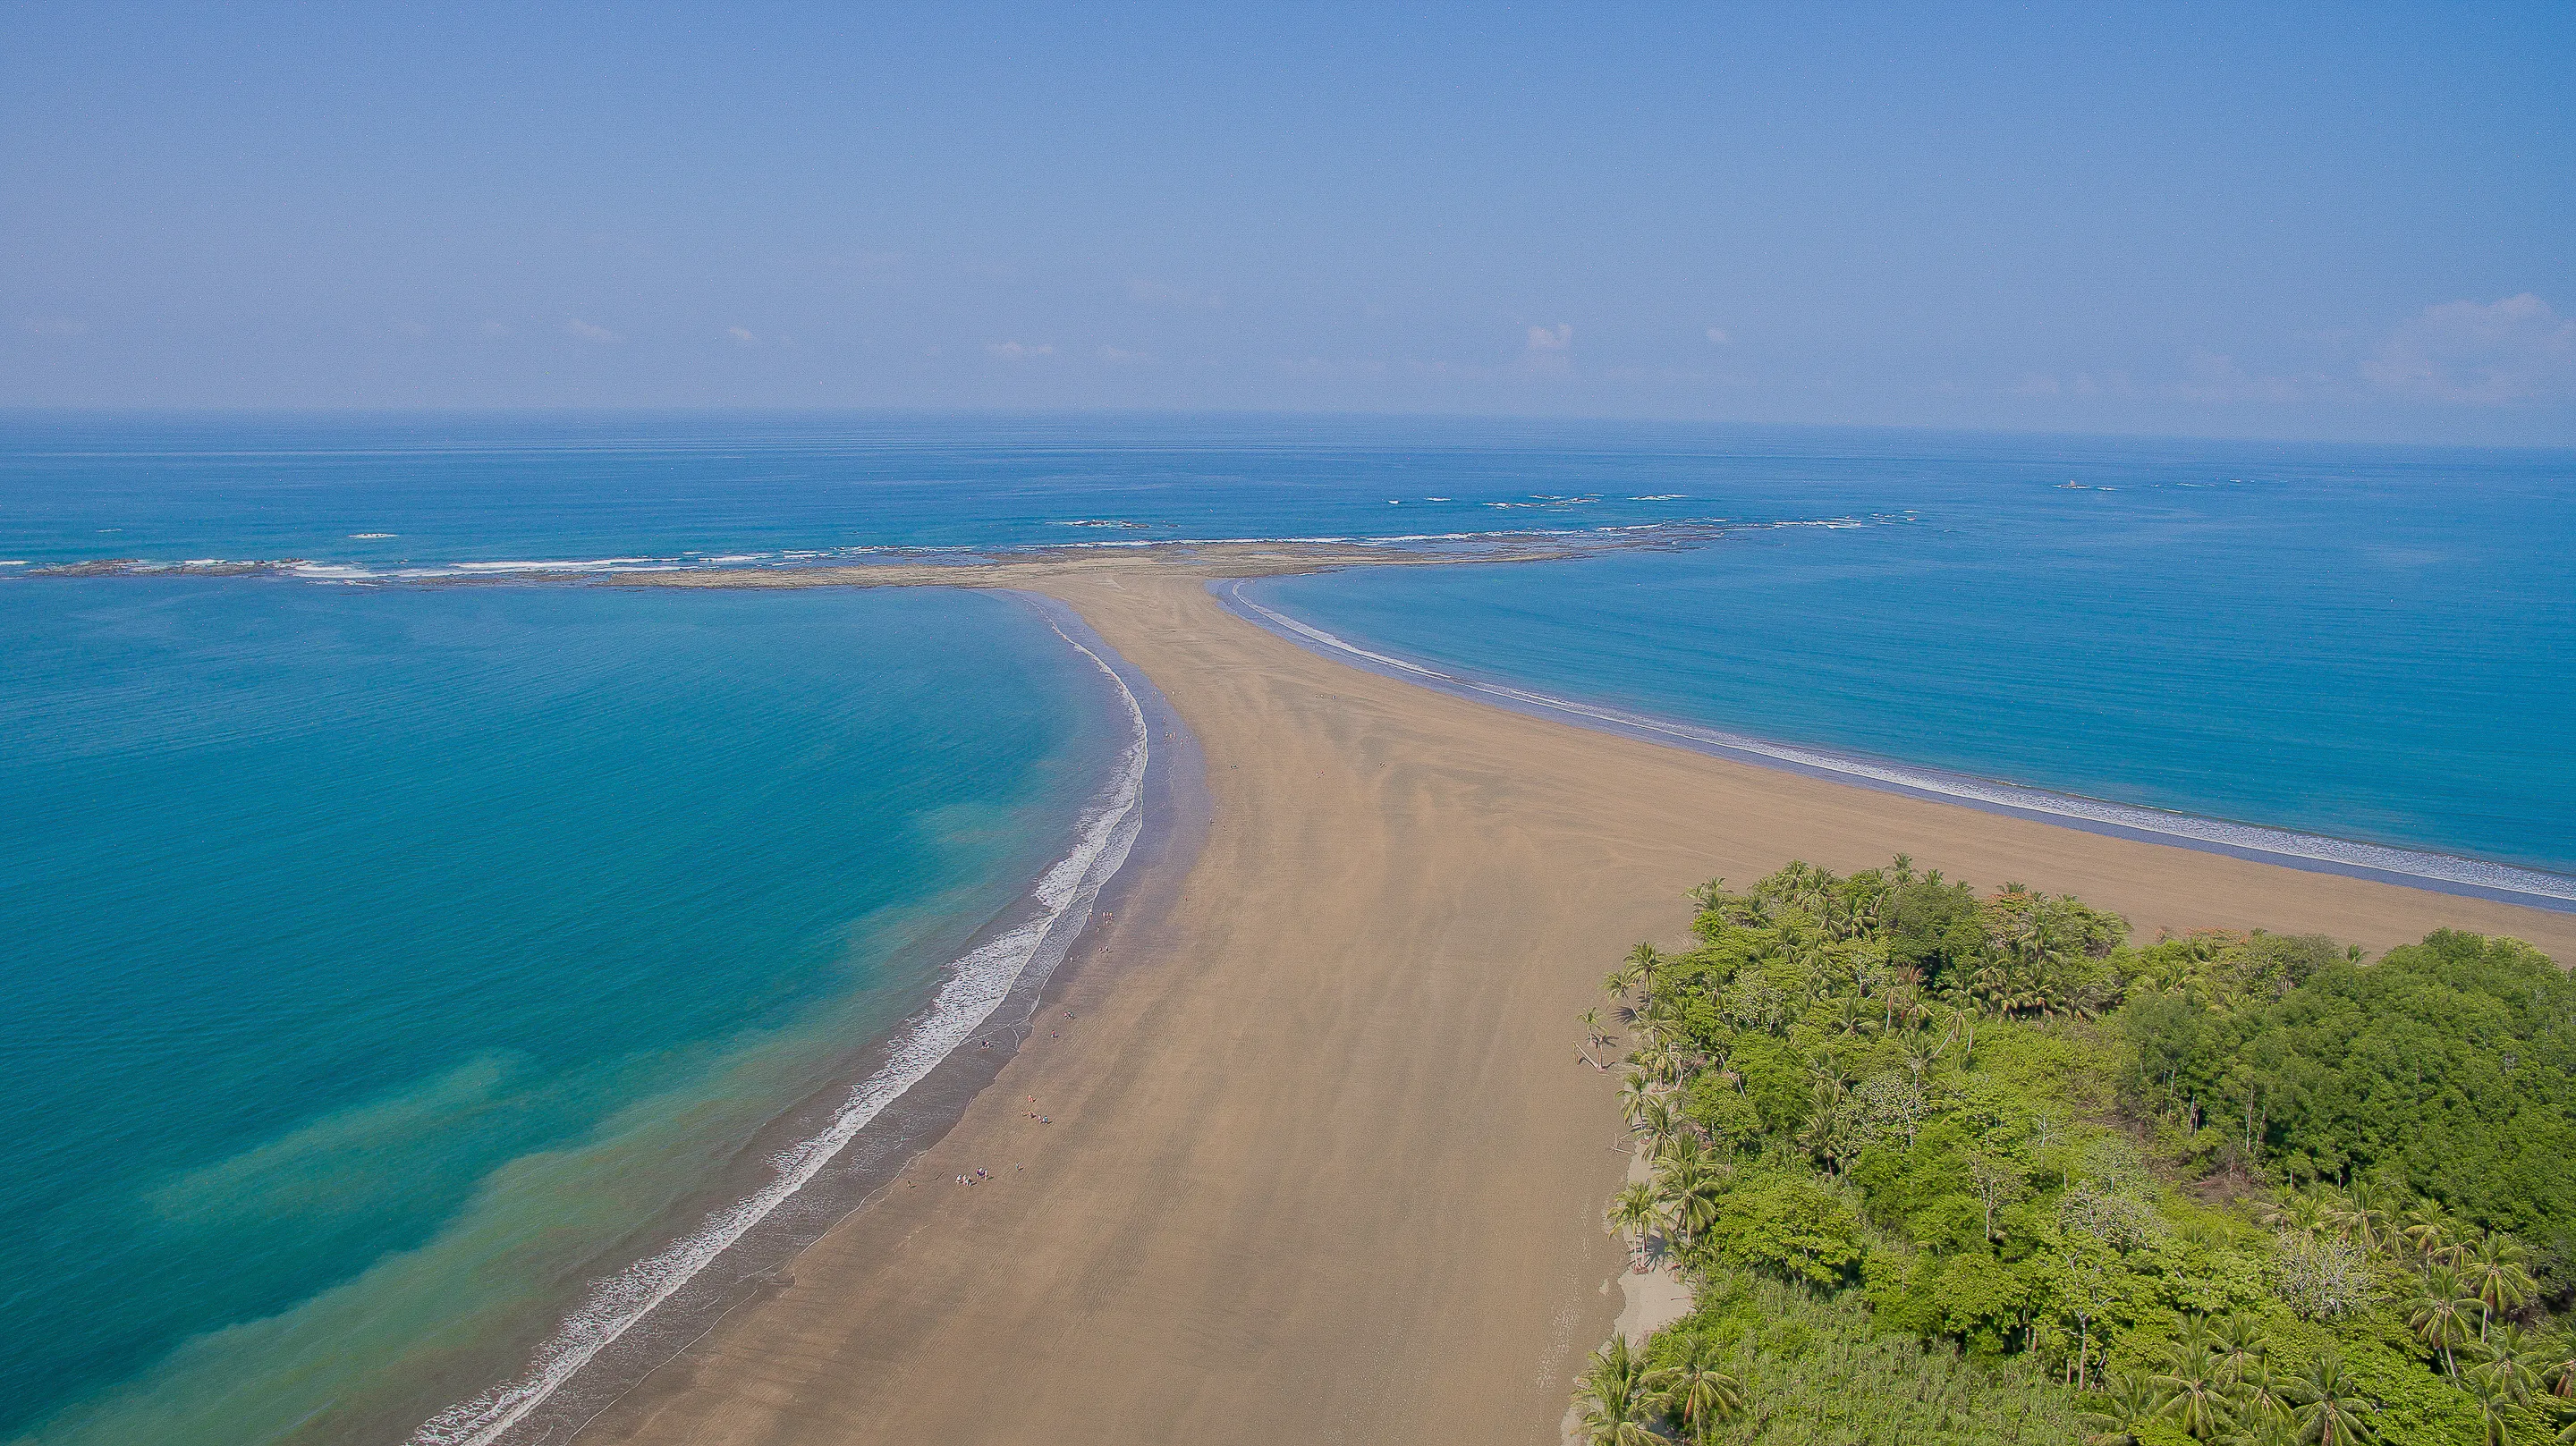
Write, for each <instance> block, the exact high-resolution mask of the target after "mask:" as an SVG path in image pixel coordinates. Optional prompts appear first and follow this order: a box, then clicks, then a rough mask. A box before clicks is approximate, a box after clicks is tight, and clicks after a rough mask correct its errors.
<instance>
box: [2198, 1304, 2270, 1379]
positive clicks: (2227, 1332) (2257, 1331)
mask: <svg viewBox="0 0 2576 1446" xmlns="http://www.w3.org/2000/svg"><path fill="white" fill-rule="evenodd" d="M2210 1334H2211V1337H2212V1344H2213V1345H2214V1346H2215V1348H2216V1349H2217V1352H2218V1363H2219V1364H2220V1365H2221V1366H2223V1367H2225V1368H2226V1370H2227V1376H2228V1379H2229V1380H2232V1381H2244V1380H2248V1379H2250V1373H2251V1372H2252V1371H2253V1369H2254V1368H2255V1367H2256V1366H2257V1365H2259V1364H2261V1362H2262V1360H2263V1328H2262V1327H2261V1326H2259V1325H2257V1324H2255V1321H2254V1318H2253V1317H2252V1316H2249V1315H2231V1316H2228V1317H2226V1318H2225V1319H2223V1320H2221V1321H2220V1322H2219V1323H2218V1326H2217V1329H2215V1330H2213V1331H2212V1332H2211V1333H2210Z"/></svg>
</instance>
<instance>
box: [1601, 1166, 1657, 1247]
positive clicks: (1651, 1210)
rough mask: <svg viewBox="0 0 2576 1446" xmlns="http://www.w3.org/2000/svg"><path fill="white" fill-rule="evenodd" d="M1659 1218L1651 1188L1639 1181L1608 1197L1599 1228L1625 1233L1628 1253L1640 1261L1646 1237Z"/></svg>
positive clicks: (1612, 1232) (1618, 1233) (1616, 1233)
mask: <svg viewBox="0 0 2576 1446" xmlns="http://www.w3.org/2000/svg"><path fill="white" fill-rule="evenodd" d="M1662 1218H1663V1212H1662V1210H1661V1209H1660V1208H1659V1206H1658V1204H1657V1202H1656V1200H1655V1192H1654V1190H1653V1189H1652V1188H1650V1187H1648V1186H1647V1185H1646V1184H1644V1183H1643V1182H1639V1183H1636V1184H1632V1185H1630V1186H1628V1187H1627V1188H1626V1189H1624V1190H1621V1191H1620V1192H1619V1193H1618V1194H1616V1195H1613V1196H1611V1197H1610V1208H1608V1209H1607V1210H1604V1211H1602V1212H1601V1228H1602V1229H1604V1230H1607V1231H1609V1232H1610V1233H1611V1234H1613V1235H1624V1236H1626V1237H1627V1238H1628V1251H1629V1254H1630V1256H1631V1257H1632V1258H1635V1259H1637V1260H1642V1259H1643V1257H1644V1254H1645V1249H1646V1236H1647V1235H1648V1234H1649V1233H1651V1232H1652V1231H1653V1230H1654V1228H1655V1223H1656V1222H1657V1221H1658V1220H1660V1219H1662Z"/></svg>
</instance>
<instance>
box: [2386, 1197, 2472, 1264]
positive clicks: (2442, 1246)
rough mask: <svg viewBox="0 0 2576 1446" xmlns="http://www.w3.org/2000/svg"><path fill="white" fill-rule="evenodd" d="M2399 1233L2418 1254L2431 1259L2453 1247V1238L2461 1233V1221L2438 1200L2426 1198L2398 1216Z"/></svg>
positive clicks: (2443, 1256)
mask: <svg viewBox="0 0 2576 1446" xmlns="http://www.w3.org/2000/svg"><path fill="white" fill-rule="evenodd" d="M2397 1233H2398V1234H2399V1235H2400V1236H2401V1237H2403V1238H2404V1239H2405V1241H2406V1244H2407V1246H2408V1248H2410V1249H2412V1250H2413V1251H2414V1252H2415V1253H2416V1255H2418V1256H2420V1257H2422V1258H2423V1259H2425V1260H2429V1261H2442V1260H2445V1259H2446V1258H2447V1257H2449V1256H2450V1254H2451V1253H2452V1250H2453V1249H2454V1247H2453V1246H2452V1244H2451V1241H2452V1239H2453V1238H2454V1237H2456V1236H2457V1235H2458V1234H2459V1222H2458V1221H2456V1220H2454V1219H2452V1218H2451V1212H2449V1211H2447V1210H2445V1209H2443V1208H2442V1207H2441V1206H2440V1205H2439V1204H2437V1203H2435V1202H2433V1201H2431V1200H2424V1201H2419V1202H2418V1203H2416V1204H2415V1205H2413V1206H2411V1207H2409V1208H2408V1210H2407V1211H2406V1213H2405V1214H2404V1215H2402V1216H2399V1217H2398V1221H2397Z"/></svg>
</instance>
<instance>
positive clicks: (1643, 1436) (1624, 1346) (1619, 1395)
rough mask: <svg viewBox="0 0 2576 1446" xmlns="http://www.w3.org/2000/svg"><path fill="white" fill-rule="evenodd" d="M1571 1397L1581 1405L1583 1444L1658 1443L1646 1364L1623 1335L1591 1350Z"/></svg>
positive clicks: (1640, 1445)
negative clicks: (1587, 1364)
mask: <svg viewBox="0 0 2576 1446" xmlns="http://www.w3.org/2000/svg"><path fill="white" fill-rule="evenodd" d="M1575 1399H1576V1400H1577V1401H1579V1402H1581V1403H1582V1406H1583V1439H1584V1441H1585V1443H1586V1446H1662V1438H1661V1437H1659V1436H1657V1435H1656V1434H1655V1426H1654V1422H1655V1415H1656V1410H1655V1398H1654V1393H1653V1392H1651V1391H1650V1390H1648V1389H1647V1387H1646V1363H1645V1362H1644V1361H1643V1360H1641V1359H1639V1358H1638V1356H1637V1355H1636V1354H1635V1353H1634V1352H1632V1351H1630V1350H1629V1349H1628V1339H1627V1337H1625V1336H1612V1337H1611V1338H1610V1342H1609V1344H1607V1345H1605V1346H1603V1347H1602V1348H1601V1349H1599V1350H1597V1351H1594V1352H1593V1353H1592V1365H1591V1368H1590V1369H1588V1370H1586V1371H1585V1372H1584V1373H1583V1380H1582V1384H1581V1385H1580V1386H1579V1387H1578V1388H1577V1389H1576V1394H1575Z"/></svg>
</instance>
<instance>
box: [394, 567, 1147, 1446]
mask: <svg viewBox="0 0 2576 1446" xmlns="http://www.w3.org/2000/svg"><path fill="white" fill-rule="evenodd" d="M1041 613H1042V614H1044V615H1045V616H1046V621H1047V626H1048V628H1049V629H1051V630H1052V631H1053V632H1054V633H1055V635H1056V636H1057V637H1059V638H1062V639H1063V640H1064V642H1065V644H1066V646H1068V647H1070V648H1072V649H1073V650H1074V651H1075V652H1077V653H1080V654H1082V656H1083V657H1085V658H1087V659H1089V660H1090V662H1091V664H1092V666H1093V667H1096V668H1098V669H1099V670H1100V671H1101V672H1102V673H1103V674H1104V675H1106V676H1107V677H1108V679H1109V681H1110V684H1111V686H1112V687H1114V688H1116V689H1117V693H1118V697H1119V698H1120V699H1121V700H1122V701H1123V702H1124V704H1125V706H1126V710H1127V724H1128V740H1127V744H1126V747H1125V748H1124V750H1122V752H1121V754H1120V758H1119V763H1118V769H1117V772H1116V773H1115V774H1114V775H1113V780H1112V782H1111V784H1110V785H1109V786H1108V787H1107V788H1104V789H1103V790H1102V793H1103V794H1105V795H1106V797H1105V799H1104V800H1103V801H1101V802H1099V803H1097V804H1096V805H1095V807H1094V808H1093V809H1092V810H1090V811H1089V816H1088V817H1087V818H1085V819H1084V821H1083V822H1082V824H1081V826H1080V827H1079V828H1078V830H1077V832H1076V835H1075V839H1074V844H1073V847H1072V848H1071V849H1070V850H1069V851H1068V852H1067V853H1066V854H1065V855H1064V857H1062V858H1060V859H1058V860H1056V862H1055V863H1054V864H1053V865H1051V866H1049V867H1048V869H1047V871H1046V872H1045V873H1044V874H1042V875H1040V876H1039V878H1038V881H1037V884H1036V885H1035V887H1033V888H1032V889H1031V890H1030V892H1029V897H1030V898H1032V899H1034V900H1035V901H1036V902H1037V904H1038V905H1039V911H1038V913H1037V915H1036V916H1035V917H1033V918H1031V919H1029V920H1027V921H1025V922H1023V923H1021V924H1020V925H1018V926H1017V927H1015V928H1012V929H1011V930H1009V931H1008V932H1006V933H1004V934H1002V935H1001V936H1000V937H998V938H995V939H993V940H991V941H990V942H988V943H985V944H983V945H981V946H980V947H978V948H975V949H973V950H971V951H969V952H968V953H966V954H965V955H963V956H961V957H959V958H958V959H955V960H953V961H951V962H950V964H949V966H948V969H947V976H948V977H947V979H946V980H945V981H944V982H943V983H942V984H941V985H940V988H939V992H938V994H937V995H936V996H934V997H933V998H932V1000H931V1002H930V1003H929V1004H928V1005H927V1006H926V1007H924V1008H923V1009H922V1010H921V1011H920V1012H919V1013H918V1014H916V1015H915V1016H914V1017H913V1019H912V1020H911V1021H910V1022H909V1024H908V1026H907V1027H906V1029H905V1030H904V1032H903V1033H902V1034H901V1035H899V1036H898V1037H897V1038H896V1039H895V1040H894V1042H893V1044H892V1047H891V1048H890V1050H889V1053H888V1058H887V1059H886V1061H885V1063H884V1064H882V1065H880V1066H879V1067H878V1068H877V1070H876V1071H875V1072H874V1073H872V1074H870V1075H869V1076H868V1077H867V1078H866V1079H865V1080H863V1081H861V1082H860V1083H859V1084H858V1085H856V1086H855V1087H853V1088H852V1089H851V1091H850V1094H849V1097H848V1098H847V1099H846V1100H844V1101H843V1102H842V1104H841V1107H840V1109H839V1110H838V1111H836V1112H835V1113H834V1115H833V1116H832V1119H831V1122H830V1123H829V1124H828V1125H826V1126H825V1127H824V1128H823V1130H822V1131H821V1132H820V1133H818V1134H815V1135H813V1136H812V1137H810V1138H808V1139H805V1140H803V1141H800V1142H798V1143H797V1144H794V1145H791V1146H789V1147H788V1148H787V1149H785V1150H782V1151H780V1152H779V1153H778V1154H776V1155H774V1156H772V1157H771V1159H770V1178H769V1180H768V1182H767V1183H766V1184H764V1185H763V1186H762V1187H761V1188H760V1189H758V1190H756V1191H754V1192H753V1193H751V1194H750V1195H748V1196H745V1197H744V1198H742V1199H740V1200H737V1201H735V1202H734V1203H733V1204H731V1205H728V1206H725V1207H724V1208H722V1209H720V1210H717V1211H716V1212H714V1213H713V1214H711V1215H709V1216H708V1217H707V1218H706V1220H705V1221H703V1222H702V1223H701V1224H700V1225H699V1226H698V1228H697V1229H696V1230H694V1231H692V1232H690V1233H689V1234H687V1235H685V1236H683V1237H681V1238H680V1239H679V1240H677V1241H674V1242H673V1243H672V1244H670V1245H668V1246H666V1247H664V1248H663V1249H661V1250H660V1251H657V1252H655V1253H654V1254H652V1255H649V1256H647V1257H645V1258H644V1259H642V1260H638V1261H636V1262H634V1263H633V1264H631V1265H628V1266H627V1267H625V1268H624V1269H622V1270H619V1271H618V1272H616V1273H615V1274H613V1275H611V1276H609V1277H608V1278H606V1279H605V1280H602V1281H600V1282H598V1283H597V1284H595V1285H593V1286H592V1287H591V1288H590V1291H589V1292H588V1294H587V1295H585V1296H584V1297H583V1299H582V1303H581V1304H580V1305H579V1306H578V1307H576V1308H575V1309H574V1310H573V1312H572V1313H571V1314H570V1315H568V1316H567V1317H565V1319H564V1321H563V1323H562V1324H560V1325H559V1326H557V1327H556V1328H555V1331H554V1334H552V1335H551V1336H549V1337H547V1338H546V1340H545V1341H544V1342H543V1343H542V1344H540V1345H539V1346H538V1347H537V1349H536V1351H535V1353H534V1354H533V1355H532V1356H531V1357H530V1360H529V1363H528V1366H527V1368H526V1369H525V1370H523V1371H522V1372H521V1373H520V1374H519V1375H517V1376H516V1377H513V1378H511V1379H510V1380H507V1381H505V1382H503V1383H501V1384H500V1385H497V1386H494V1387H493V1388H491V1389H490V1390H487V1391H485V1392H483V1393H482V1394H480V1395H478V1396H475V1397H473V1398H472V1399H471V1400H467V1401H461V1402H459V1403H457V1404H456V1405H453V1406H450V1407H448V1408H447V1409H446V1410H444V1411H441V1412H439V1413H438V1414H437V1415H435V1416H433V1417H431V1418H430V1419H429V1420H427V1421H425V1422H423V1423H422V1424H421V1425H420V1427H419V1429H417V1430H415V1431H414V1432H413V1433H412V1435H411V1439H410V1446H493V1443H495V1442H498V1441H500V1440H501V1439H502V1438H503V1437H504V1435H505V1434H506V1433H507V1432H508V1431H509V1430H510V1428H511V1427H513V1426H515V1425H517V1424H518V1423H519V1422H520V1421H521V1420H523V1419H525V1418H526V1416H527V1415H528V1413H530V1412H532V1411H534V1410H536V1409H537V1408H538V1407H540V1406H542V1405H544V1404H545V1402H546V1400H547V1398H549V1397H551V1396H552V1395H554V1393H555V1392H556V1391H558V1390H560V1389H561V1388H562V1387H563V1386H564V1384H565V1383H566V1382H568V1381H570V1380H572V1378H573V1377H574V1375H575V1374H576V1373H578V1372H579V1371H580V1370H581V1368H582V1367H583V1366H585V1365H587V1364H588V1363H589V1362H590V1361H591V1360H592V1359H593V1358H595V1357H596V1356H598V1355H599V1353H600V1352H601V1351H603V1350H606V1349H607V1348H608V1347H609V1346H610V1345H611V1344H613V1343H615V1342H616V1340H617V1339H618V1338H619V1337H621V1336H623V1335H625V1334H626V1333H627V1331H629V1330H631V1329H633V1328H634V1326H635V1325H636V1324H637V1323H638V1322H640V1321H642V1320H643V1319H644V1318H645V1317H646V1316H648V1315H650V1314H651V1313H652V1312H653V1310H654V1308H655V1307H657V1306H659V1305H661V1304H662V1303H663V1302H664V1301H667V1300H669V1299H670V1298H671V1297H672V1295H673V1294H675V1293H676V1292H678V1291H679V1290H680V1288H681V1287H682V1286H685V1285H687V1284H688V1283H689V1281H690V1280H691V1279H693V1278H695V1277H696V1276H697V1274H698V1273H699V1272H700V1271H702V1270H704V1269H705V1268H706V1267H707V1265H708V1264H709V1263H710V1262H712V1261H713V1260H715V1259H716V1257H717V1256H719V1255H721V1254H723V1253H724V1251H725V1250H726V1249H727V1248H728V1247H730V1246H732V1245H733V1244H734V1243H735V1242H737V1241H739V1240H741V1239H742V1237H743V1236H744V1235H745V1234H747V1233H748V1232H749V1231H750V1230H751V1229H752V1228H753V1227H754V1226H756V1225H758V1224H759V1223H760V1222H761V1221H763V1220H765V1219H767V1218H768V1217H769V1216H770V1214H771V1213H772V1212H774V1211H775V1210H777V1209H778V1207H779V1206H780V1205H782V1204H784V1203H785V1202H786V1201H787V1200H788V1199H789V1198H790V1197H791V1196H793V1195H794V1194H795V1193H796V1192H797V1191H798V1190H800V1189H802V1188H803V1187H804V1186H805V1185H806V1184H807V1183H808V1182H810V1181H811V1180H813V1178H814V1177H815V1176H816V1175H818V1174H820V1173H822V1171H823V1169H824V1167H825V1166H827V1165H829V1164H830V1163H831V1162H832V1161H833V1159H834V1158H835V1157H837V1156H838V1155H839V1154H840V1153H841V1152H842V1151H843V1150H844V1149H846V1148H848V1146H849V1144H850V1142H851V1141H853V1140H855V1139H857V1138H858V1136H859V1133H860V1131H861V1130H863V1129H865V1128H866V1127H867V1125H868V1123H869V1122H870V1121H872V1120H874V1119H875V1118H876V1117H877V1116H878V1115H879V1114H881V1113H883V1112H884V1110H885V1108H886V1107H887V1106H888V1105H891V1104H893V1103H894V1102H895V1101H896V1100H898V1099H900V1098H902V1097H903V1094H904V1092H905V1091H907V1090H909V1089H911V1088H912V1087H913V1086H914V1085H916V1084H919V1083H920V1082H921V1081H922V1080H923V1079H924V1078H926V1077H928V1076H929V1074H930V1072H931V1071H932V1070H933V1069H934V1068H936V1067H937V1066H938V1065H939V1063H940V1061H942V1060H944V1059H946V1058H947V1057H948V1056H949V1055H950V1054H952V1053H954V1052H955V1051H956V1050H957V1049H958V1048H959V1047H961V1046H962V1045H964V1044H965V1043H966V1042H967V1041H968V1040H970V1039H973V1038H975V1037H976V1036H977V1035H979V1034H981V1033H982V1032H983V1029H984V1025H985V1023H986V1021H988V1020H990V1019H991V1018H992V1016H993V1013H994V1011H995V1010H997V1009H999V1008H1000V1007H1001V1006H1002V1004H1003V1002H1004V1001H1005V1000H1006V999H1007V998H1009V997H1010V995H1011V993H1012V991H1013V990H1014V989H1015V988H1016V987H1017V986H1018V985H1019V984H1020V982H1021V981H1022V979H1023V977H1024V976H1026V975H1027V974H1028V972H1029V970H1030V969H1031V967H1032V966H1033V965H1039V964H1041V961H1042V964H1043V970H1044V971H1045V972H1052V971H1053V970H1054V968H1055V966H1056V965H1057V964H1058V963H1060V962H1061V961H1062V960H1063V958H1064V956H1065V954H1066V953H1067V952H1068V951H1069V950H1071V948H1072V947H1073V943H1074V941H1075V940H1076V939H1077V938H1078V937H1080V935H1081V933H1082V930H1083V927H1084V926H1085V925H1086V924H1087V923H1088V922H1089V920H1090V916H1091V906H1092V903H1093V901H1094V900H1096V899H1098V898H1099V896H1100V891H1101V889H1102V888H1103V887H1105V886H1106V885H1107V884H1108V882H1109V881H1110V880H1111V879H1112V878H1115V877H1116V876H1117V874H1118V871H1119V869H1120V868H1122V867H1124V866H1125V864H1126V862H1127V855H1128V853H1129V851H1130V850H1132V849H1133V848H1134V847H1135V844H1136V839H1137V837H1138V835H1139V834H1140V833H1142V831H1143V829H1144V813H1145V810H1144V806H1143V801H1144V795H1145V766H1146V761H1147V758H1148V756H1149V744H1148V738H1149V735H1150V732H1151V730H1150V729H1148V728H1147V726H1146V724H1145V710H1144V707H1143V705H1142V704H1141V703H1139V702H1138V701H1137V698H1136V694H1135V692H1134V690H1133V689H1131V688H1129V687H1128V685H1127V680H1126V679H1125V678H1123V677H1121V676H1119V673H1118V670H1117V669H1116V668H1114V667H1112V666H1110V664H1109V662H1108V661H1107V660H1106V659H1104V658H1103V657H1101V655H1100V654H1099V653H1098V652H1095V651H1094V650H1093V649H1092V648H1091V647H1089V646H1088V645H1086V644H1085V643H1083V642H1082V641H1081V640H1079V639H1077V638H1075V637H1074V636H1073V635H1072V634H1071V633H1068V632H1067V631H1065V629H1064V628H1063V626H1061V625H1060V623H1059V621H1058V619H1057V618H1056V617H1055V616H1053V615H1052V614H1048V613H1046V612H1045V610H1044V609H1041Z"/></svg>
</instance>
